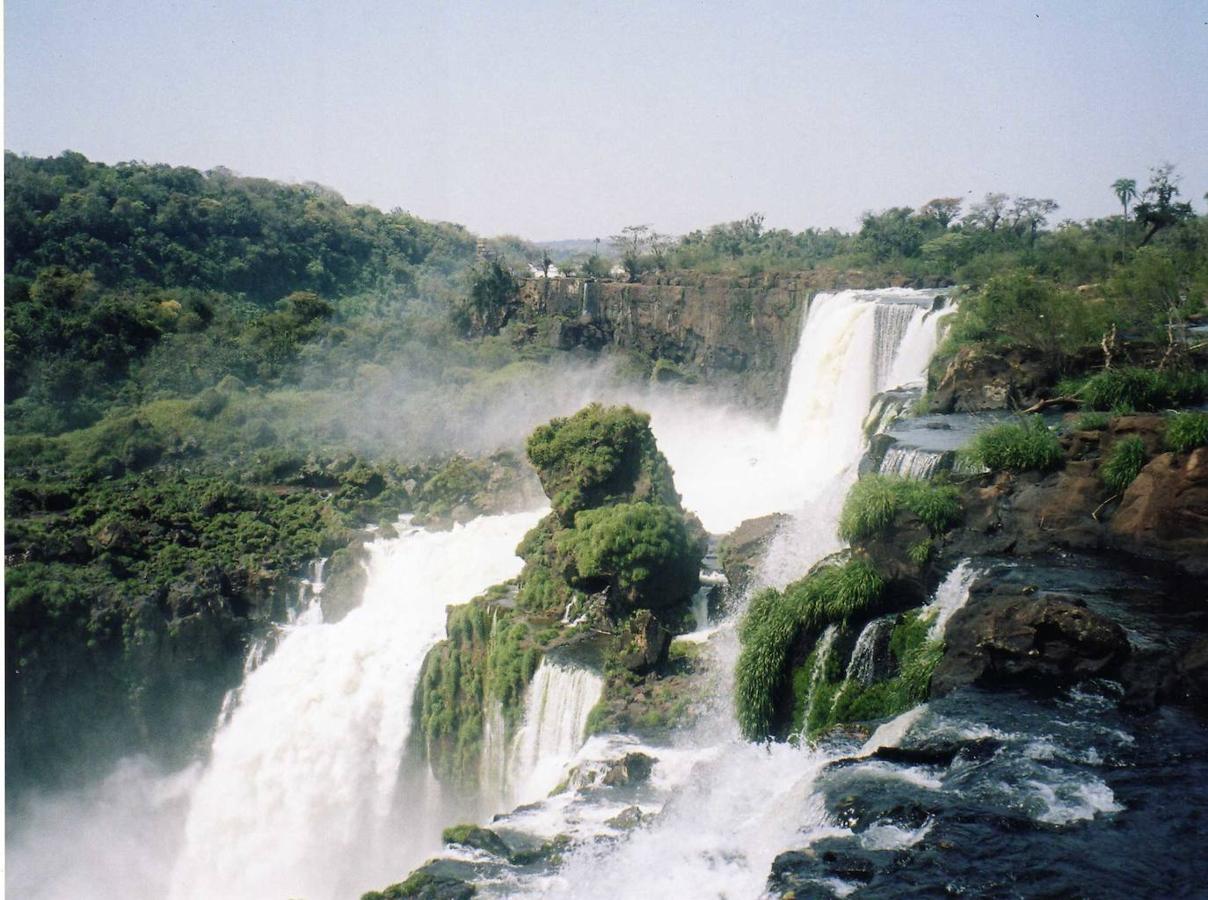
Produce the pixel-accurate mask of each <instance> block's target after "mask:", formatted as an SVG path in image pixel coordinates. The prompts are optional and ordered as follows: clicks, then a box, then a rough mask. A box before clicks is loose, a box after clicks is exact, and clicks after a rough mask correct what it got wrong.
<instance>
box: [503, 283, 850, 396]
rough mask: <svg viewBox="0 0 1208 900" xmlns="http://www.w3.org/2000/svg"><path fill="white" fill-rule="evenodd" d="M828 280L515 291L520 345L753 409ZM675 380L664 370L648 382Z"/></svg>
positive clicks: (784, 370)
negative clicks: (619, 365)
mask: <svg viewBox="0 0 1208 900" xmlns="http://www.w3.org/2000/svg"><path fill="white" fill-rule="evenodd" d="M834 281H835V279H834V278H831V277H823V276H814V275H811V274H809V273H805V274H799V275H768V276H753V277H729V276H719V275H695V274H692V275H676V276H666V277H660V278H647V279H646V280H643V281H641V282H636V283H632V284H627V283H623V282H607V281H594V280H587V279H578V278H559V279H548V280H547V279H543V278H537V279H529V280H526V281H522V282H521V283H520V302H521V309H520V310H519V311H518V313H519V315H518V318H519V320H520V321H521V322H523V323H525V327H526V329H527V330H528V336H529V337H530V338H531V339H533V340H536V341H544V342H546V343H548V344H549V345H550V346H553V347H556V348H558V349H562V350H569V349H572V348H575V347H584V348H587V349H589V350H599V349H602V348H605V347H610V346H611V347H617V348H620V349H624V350H629V351H636V352H638V353H641V354H644V355H646V356H648V357H650V358H651V359H654V360H664V361H666V363H669V364H672V365H673V366H675V367H680V369H681V371H682V372H683V374H686V375H689V376H691V375H696V374H700V375H703V376H706V377H708V378H710V380H713V381H715V382H718V383H721V384H726V383H727V382H729V383H732V384H733V385H734V386H735V387H736V388H737V389H738V390H739V392H740V393H741V394H743V395H744V396H745V397H747V398H748V399H750V400H751V401H752V402H754V403H757V404H760V405H767V406H770V405H774V403H775V402H776V401H777V400H779V398H780V397H781V396H783V394H784V388H785V381H786V379H787V378H788V371H789V364H790V363H791V362H792V356H793V352H794V350H795V349H796V347H797V338H798V335H799V333H800V329H801V320H802V316H803V314H804V312H805V310H806V308H807V306H808V303H809V299H810V297H811V296H812V295H813V294H814V293H815V292H816V291H818V290H823V289H828V288H832V287H834V286H835V284H834ZM663 372H671V373H672V374H673V376H674V370H671V369H663V370H662V372H656V375H661V374H662V373H663Z"/></svg>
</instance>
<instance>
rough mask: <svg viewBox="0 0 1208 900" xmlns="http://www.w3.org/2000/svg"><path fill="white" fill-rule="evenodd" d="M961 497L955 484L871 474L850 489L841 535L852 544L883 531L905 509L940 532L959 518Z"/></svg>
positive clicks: (845, 503) (840, 521)
mask: <svg viewBox="0 0 1208 900" xmlns="http://www.w3.org/2000/svg"><path fill="white" fill-rule="evenodd" d="M959 497H960V492H959V491H958V490H957V489H956V487H955V486H953V485H948V484H938V483H935V482H931V481H920V480H917V479H911V478H902V477H900V476H896V475H868V476H865V477H864V478H861V479H860V480H859V481H857V482H856V483H855V484H854V485H852V487H851V490H850V491H848V494H847V499H846V500H845V501H844V503H843V511H842V513H841V514H840V516H839V537H841V538H843V540H845V541H847V542H849V543H852V542H855V541H859V540H865V539H867V538H871V537H873V536H875V535H877V534H880V533H883V532H884V531H885V530H886V529H888V528H889V527H890V526H891V525H892V524H893V522H894V519H895V518H896V517H897V515H898V514H899V512H901V511H903V510H905V511H908V512H910V513H913V514H914V515H915V516H918V518H919V519H921V520H922V522H923V524H925V525H926V526H927V527H928V528H929V529H930V530H931V532H932V534H939V533H941V532H943V531H946V530H947V529H949V528H951V527H952V525H953V524H955V523H956V521H957V520H958V519H959V518H960V514H961V507H960V499H959ZM920 552H921V551H920ZM929 552H930V550H928V553H929Z"/></svg>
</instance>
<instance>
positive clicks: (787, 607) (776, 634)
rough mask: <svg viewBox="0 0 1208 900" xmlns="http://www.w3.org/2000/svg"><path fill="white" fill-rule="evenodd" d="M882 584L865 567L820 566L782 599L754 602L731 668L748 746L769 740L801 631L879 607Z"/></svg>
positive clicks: (852, 563)
mask: <svg viewBox="0 0 1208 900" xmlns="http://www.w3.org/2000/svg"><path fill="white" fill-rule="evenodd" d="M884 586H885V583H884V581H883V580H882V579H881V577H880V576H879V575H878V574H877V572H876V570H874V569H873V568H872V567H871V566H870V565H869V564H868V563H866V562H864V561H862V560H855V559H853V560H849V561H847V562H844V563H831V564H828V565H823V566H820V567H819V568H817V569H815V570H814V571H812V572H811V573H810V574H809V575H807V576H806V577H805V578H803V579H802V580H800V581H797V582H794V583H793V584H791V585H789V586H788V587H787V588H785V589H784V591H783V593H782V592H779V591H776V590H772V589H769V590H766V591H764V592H762V593H761V594H759V595H757V596H756V597H755V598H754V599H753V600H752V601H751V605H750V607H749V608H748V610H747V614H746V616H745V617H744V619H743V621H742V623H741V625H740V627H739V638H740V640H741V642H742V650H741V652H740V653H739V657H738V664H737V666H736V668H735V705H736V707H737V709H736V712H737V715H738V724H739V727H740V728H741V729H742V733H743V734H744V735H745V736H746V737H747V738H748V739H749V740H760V739H762V738H765V737H767V735H768V733H769V732H770V730H771V728H772V724H773V719H774V717H775V702H774V698H775V695H776V691H777V689H778V688H779V686H780V685H781V684H782V683H783V682H784V679H785V678H786V677H787V675H788V671H787V663H788V653H789V650H790V648H791V647H792V645H793V641H794V640H795V639H796V638H797V635H798V634H800V633H801V632H803V631H821V629H822V628H824V627H825V626H826V625H830V624H835V623H838V622H844V621H848V620H850V619H851V618H853V617H855V616H856V615H860V614H863V613H865V612H866V611H867V610H868V609H869V608H870V607H872V605H873V604H874V603H875V602H876V601H877V599H878V598H879V597H880V595H881V591H882V590H883V589H884Z"/></svg>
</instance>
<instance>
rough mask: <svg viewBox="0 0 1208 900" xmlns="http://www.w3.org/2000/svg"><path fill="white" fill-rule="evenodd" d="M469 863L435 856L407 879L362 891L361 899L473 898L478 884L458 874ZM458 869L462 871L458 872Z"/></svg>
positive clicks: (445, 899)
mask: <svg viewBox="0 0 1208 900" xmlns="http://www.w3.org/2000/svg"><path fill="white" fill-rule="evenodd" d="M464 871H468V867H458V865H457V864H456V863H453V862H451V861H449V860H442V859H437V860H432V861H431V862H428V863H425V864H424V865H423V866H421V867H420V868H418V869H416V870H415V871H414V872H413V873H412V874H411V875H410V877H408V878H407V880H406V881H402V882H399V883H398V884H392V885H390V887H388V888H385V889H384V890H380V891H370V892H369V893H367V894H362V895H361V900H470V898H471V897H473V896H474V895H475V893H476V891H475V888H474V885H472V884H470V883H468V882H467V881H465V880H463V879H462V878H461V877H458V876H459V874H462V873H463V872H464ZM454 872H457V873H458V874H454Z"/></svg>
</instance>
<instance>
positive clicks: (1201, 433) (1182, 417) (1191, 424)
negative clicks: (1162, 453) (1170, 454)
mask: <svg viewBox="0 0 1208 900" xmlns="http://www.w3.org/2000/svg"><path fill="white" fill-rule="evenodd" d="M1166 446H1167V447H1169V448H1170V449H1171V450H1174V451H1175V452H1176V453H1189V452H1190V451H1192V450H1194V449H1195V448H1196V447H1204V446H1208V413H1202V412H1180V413H1175V414H1174V415H1173V416H1171V417H1170V419H1169V420H1168V421H1167V423H1166Z"/></svg>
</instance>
